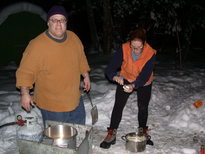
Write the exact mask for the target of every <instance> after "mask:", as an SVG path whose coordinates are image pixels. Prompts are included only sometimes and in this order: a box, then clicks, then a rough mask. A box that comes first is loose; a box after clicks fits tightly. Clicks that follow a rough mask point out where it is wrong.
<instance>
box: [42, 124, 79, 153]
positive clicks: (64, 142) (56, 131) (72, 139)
mask: <svg viewBox="0 0 205 154" xmlns="http://www.w3.org/2000/svg"><path fill="white" fill-rule="evenodd" d="M44 134H45V135H46V136H47V137H49V138H51V139H53V145H56V146H59V147H67V148H71V149H76V136H77V130H76V129H75V128H74V127H71V126H68V125H54V126H49V127H48V128H46V129H45V131H44Z"/></svg>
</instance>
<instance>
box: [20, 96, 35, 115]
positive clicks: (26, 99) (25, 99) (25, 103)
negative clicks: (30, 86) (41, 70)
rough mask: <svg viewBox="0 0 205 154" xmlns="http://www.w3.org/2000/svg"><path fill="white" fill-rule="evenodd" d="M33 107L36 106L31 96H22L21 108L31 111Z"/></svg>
mask: <svg viewBox="0 0 205 154" xmlns="http://www.w3.org/2000/svg"><path fill="white" fill-rule="evenodd" d="M31 105H34V103H33V99H32V97H31V95H30V94H23V95H21V106H22V107H23V108H24V109H25V110H26V111H28V112H29V111H30V110H31Z"/></svg>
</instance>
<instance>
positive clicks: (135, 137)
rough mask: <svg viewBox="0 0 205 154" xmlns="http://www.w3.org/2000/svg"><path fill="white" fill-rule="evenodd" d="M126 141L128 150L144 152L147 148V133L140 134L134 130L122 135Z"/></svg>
mask: <svg viewBox="0 0 205 154" xmlns="http://www.w3.org/2000/svg"><path fill="white" fill-rule="evenodd" d="M121 138H122V139H123V140H124V141H126V145H125V146H126V150H128V151H131V152H142V151H144V150H145V148H146V143H147V138H146V136H145V135H142V134H141V135H139V134H138V133H137V132H132V133H129V134H126V135H125V136H122V137H121Z"/></svg>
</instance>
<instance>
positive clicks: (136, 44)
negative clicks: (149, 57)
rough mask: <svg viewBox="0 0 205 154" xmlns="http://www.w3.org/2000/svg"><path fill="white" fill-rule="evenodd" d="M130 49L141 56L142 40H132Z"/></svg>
mask: <svg viewBox="0 0 205 154" xmlns="http://www.w3.org/2000/svg"><path fill="white" fill-rule="evenodd" d="M130 47H131V49H132V52H134V54H136V55H139V54H141V53H142V50H143V43H142V41H140V40H132V41H131V42H130Z"/></svg>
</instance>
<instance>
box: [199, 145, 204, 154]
mask: <svg viewBox="0 0 205 154" xmlns="http://www.w3.org/2000/svg"><path fill="white" fill-rule="evenodd" d="M200 154H204V145H202V146H201V150H200Z"/></svg>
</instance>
